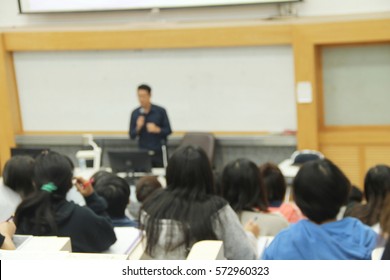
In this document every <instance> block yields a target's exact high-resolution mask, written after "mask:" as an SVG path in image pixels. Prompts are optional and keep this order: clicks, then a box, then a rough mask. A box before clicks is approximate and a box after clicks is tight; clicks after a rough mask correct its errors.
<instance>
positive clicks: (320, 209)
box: [263, 159, 378, 260]
mask: <svg viewBox="0 0 390 280" xmlns="http://www.w3.org/2000/svg"><path fill="white" fill-rule="evenodd" d="M350 188H351V184H350V182H349V180H348V179H347V177H345V175H344V174H343V173H342V171H341V170H340V169H339V168H338V167H337V166H336V165H334V164H333V163H332V162H331V161H329V160H327V159H324V160H317V161H311V162H308V163H306V164H304V165H303V166H302V167H301V169H300V170H299V172H298V174H297V175H296V177H295V179H294V183H293V192H294V198H295V202H296V203H297V205H298V207H299V208H300V209H301V211H302V213H303V214H304V215H305V216H306V217H307V218H308V220H306V219H304V220H300V221H299V222H297V223H296V224H292V225H291V226H290V227H289V228H287V229H285V230H283V231H282V232H280V233H279V234H278V235H277V236H276V237H275V238H274V240H273V241H272V243H271V244H270V246H269V247H268V248H267V249H265V252H264V255H263V258H264V259H266V260H305V259H307V260H327V259H334V260H369V259H371V252H372V250H373V249H374V248H375V246H376V242H377V238H378V236H377V234H376V233H375V232H374V231H373V230H372V229H371V228H370V227H368V226H366V225H364V224H363V223H362V222H360V221H359V220H358V219H355V218H344V219H342V220H339V221H337V220H336V215H337V213H338V212H339V210H340V207H341V206H342V205H343V204H344V203H345V201H346V199H347V197H348V193H349V189H350Z"/></svg>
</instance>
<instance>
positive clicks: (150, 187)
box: [135, 176, 162, 202]
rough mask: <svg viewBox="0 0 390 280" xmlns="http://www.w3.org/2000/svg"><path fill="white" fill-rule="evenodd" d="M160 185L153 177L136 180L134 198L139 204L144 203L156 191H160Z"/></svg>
mask: <svg viewBox="0 0 390 280" xmlns="http://www.w3.org/2000/svg"><path fill="white" fill-rule="evenodd" d="M161 188H162V186H161V183H160V182H159V181H158V180H157V178H156V177H155V176H145V177H142V178H141V179H139V180H138V182H137V185H136V189H135V192H136V196H137V200H138V201H139V202H144V201H145V199H146V198H147V197H148V196H150V195H151V194H152V193H153V192H155V191H156V190H159V189H161Z"/></svg>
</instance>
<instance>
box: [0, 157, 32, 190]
mask: <svg viewBox="0 0 390 280" xmlns="http://www.w3.org/2000/svg"><path fill="white" fill-rule="evenodd" d="M34 162H35V161H34V159H33V158H32V157H30V156H14V157H12V158H11V159H9V160H8V161H7V162H6V164H5V166H4V171H3V180H4V184H5V185H6V186H8V187H9V188H11V189H12V190H14V191H15V192H17V193H18V194H19V195H20V196H21V197H26V196H27V195H29V194H30V193H32V192H33V191H34V186H33V182H32V178H33V173H34Z"/></svg>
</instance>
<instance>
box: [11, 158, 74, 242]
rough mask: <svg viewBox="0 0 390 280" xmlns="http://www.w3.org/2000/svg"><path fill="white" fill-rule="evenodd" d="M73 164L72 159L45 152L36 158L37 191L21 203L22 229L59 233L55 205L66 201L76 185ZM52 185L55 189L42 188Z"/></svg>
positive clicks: (17, 219) (19, 218)
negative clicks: (73, 181)
mask: <svg viewBox="0 0 390 280" xmlns="http://www.w3.org/2000/svg"><path fill="white" fill-rule="evenodd" d="M72 178H73V164H72V162H71V161H70V159H69V158H67V157H65V156H63V155H61V154H59V153H56V152H53V151H49V152H48V151H45V152H43V153H42V154H41V155H39V156H38V157H37V158H36V160H35V167H34V176H33V181H34V184H35V186H36V188H37V190H36V191H35V192H34V193H33V194H31V195H30V196H28V197H27V198H26V199H25V200H23V201H22V203H21V204H20V205H19V206H18V208H17V209H16V212H15V224H16V227H17V228H18V230H20V231H21V232H24V233H28V234H32V235H56V234H57V225H56V222H55V211H54V209H53V207H55V205H56V204H57V203H58V202H60V201H62V200H65V196H66V193H67V192H68V191H69V189H70V188H71V187H72ZM46 184H51V185H54V186H55V187H56V189H55V190H52V191H51V192H49V191H46V190H42V189H41V187H42V186H43V185H46Z"/></svg>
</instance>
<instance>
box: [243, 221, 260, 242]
mask: <svg viewBox="0 0 390 280" xmlns="http://www.w3.org/2000/svg"><path fill="white" fill-rule="evenodd" d="M256 220H257V217H254V218H253V219H250V220H249V221H248V222H247V223H246V224H245V226H244V229H245V230H246V231H249V232H251V233H253V235H254V236H255V237H256V238H258V237H259V236H260V227H259V225H258V224H257V223H256Z"/></svg>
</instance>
